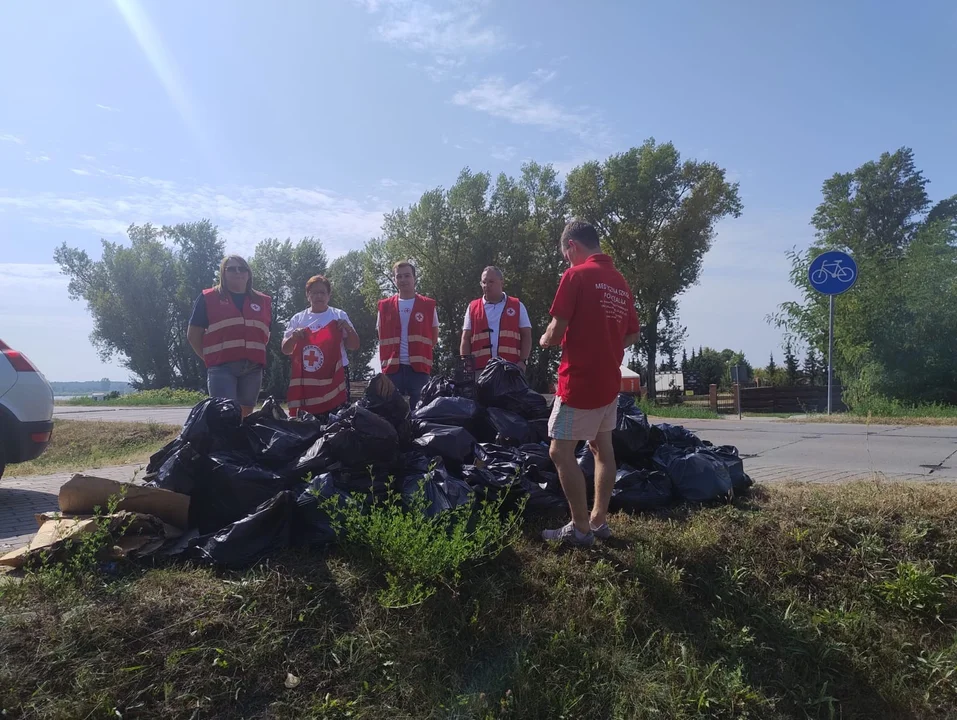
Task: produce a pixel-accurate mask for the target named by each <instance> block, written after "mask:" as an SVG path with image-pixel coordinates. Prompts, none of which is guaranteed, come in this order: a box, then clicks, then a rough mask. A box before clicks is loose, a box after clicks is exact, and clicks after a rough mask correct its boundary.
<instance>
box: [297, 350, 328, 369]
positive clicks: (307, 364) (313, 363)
mask: <svg viewBox="0 0 957 720" xmlns="http://www.w3.org/2000/svg"><path fill="white" fill-rule="evenodd" d="M324 360H325V358H324V357H323V355H322V350H320V349H319V348H318V347H316V346H315V345H307V346H306V347H305V349H304V350H303V351H302V367H303V369H304V370H305V371H306V372H315V371H316V370H318V369H319V368H321V367H322V363H323V361H324Z"/></svg>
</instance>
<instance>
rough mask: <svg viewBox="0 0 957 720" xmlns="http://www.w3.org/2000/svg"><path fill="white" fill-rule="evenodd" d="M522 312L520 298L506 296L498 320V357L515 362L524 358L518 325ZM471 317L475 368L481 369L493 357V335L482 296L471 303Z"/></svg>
mask: <svg viewBox="0 0 957 720" xmlns="http://www.w3.org/2000/svg"><path fill="white" fill-rule="evenodd" d="M521 314H522V310H521V303H519V301H518V298H515V297H507V296H506V299H505V307H504V308H503V310H502V317H501V319H500V320H499V322H498V357H500V358H502V359H503V360H508V361H509V362H513V363H517V362H518V361H519V360H521V359H522V334H521V333H520V332H519V327H518V322H519V320H520V319H521ZM469 319H470V320H471V323H472V357H474V358H475V369H476V370H479V369H481V368H483V367H485V366H486V365H488V361H489V360H491V359H492V337H491V332H490V331H489V328H488V318H487V317H486V315H485V303H484V302H482V298H479V299H478V300H473V301H472V302H471V304H470V305H469Z"/></svg>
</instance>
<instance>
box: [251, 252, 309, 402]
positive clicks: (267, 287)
mask: <svg viewBox="0 0 957 720" xmlns="http://www.w3.org/2000/svg"><path fill="white" fill-rule="evenodd" d="M249 267H250V268H251V269H252V271H253V283H254V287H255V288H256V289H257V290H258V291H259V292H262V293H265V294H267V295H269V296H270V297H271V298H272V327H271V329H270V334H269V344H268V345H267V346H266V371H265V374H264V376H263V391H264V392H265V393H267V394H269V395H275V396H277V397H285V396H286V390H287V389H288V387H289V372H290V364H289V358H288V357H287V356H286V355H284V354H283V352H282V349H281V345H282V335H283V332H284V331H285V329H286V323H287V322H288V321H289V319H290V318H291V317H292V316H293V315H295V314H296V313H297V312H299V311H300V310H304V309H305V308H306V307H307V301H306V281H307V280H308V279H309V278H310V277H312V276H313V275H325V274H326V253H325V250H323V247H322V243H321V242H320V241H319V239H318V238H314V237H305V238H303V239H302V240H300V241H299V242H298V243H296V244H295V245H293V244H292V240H289V239H287V240H285V241H282V242H280V241H279V240H277V239H275V238H270V239H267V240H263V241H262V242H260V243H259V244H258V245H256V250H255V252H254V253H253V257H252V259H251V260H250V261H249Z"/></svg>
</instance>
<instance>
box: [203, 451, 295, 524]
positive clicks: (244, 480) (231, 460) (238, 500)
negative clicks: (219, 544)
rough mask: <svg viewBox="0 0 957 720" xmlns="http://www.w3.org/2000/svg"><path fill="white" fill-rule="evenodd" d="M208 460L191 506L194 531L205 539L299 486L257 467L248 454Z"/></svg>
mask: <svg viewBox="0 0 957 720" xmlns="http://www.w3.org/2000/svg"><path fill="white" fill-rule="evenodd" d="M204 460H205V462H204V472H203V473H202V474H198V475H196V483H195V485H194V487H193V490H192V492H191V493H190V495H191V500H190V503H189V524H190V527H195V528H198V529H199V531H200V533H201V534H204V535H205V534H207V533H213V532H217V531H219V530H220V529H222V528H224V527H226V526H227V525H229V524H230V523H234V522H236V521H238V520H242V519H243V518H244V517H246V516H247V515H249V514H250V513H251V512H252V511H253V510H254V509H255V508H256V507H258V506H259V505H261V504H262V503H264V502H265V501H266V500H268V499H269V498H271V497H273V496H274V495H276V494H277V493H279V492H280V491H282V490H288V489H290V488H291V487H295V486H296V485H297V484H298V483H297V482H296V481H294V480H291V479H290V478H288V477H286V476H284V475H282V474H280V473H277V472H275V471H273V470H270V469H269V468H266V467H263V466H261V465H257V464H255V463H254V462H253V461H252V460H251V459H250V458H249V456H248V455H247V454H244V453H237V452H220V453H212V454H210V455H208V456H206V457H205V458H204Z"/></svg>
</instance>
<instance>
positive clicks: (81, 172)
mask: <svg viewBox="0 0 957 720" xmlns="http://www.w3.org/2000/svg"><path fill="white" fill-rule="evenodd" d="M70 172H71V173H73V174H74V175H89V174H90V171H89V170H80V169H78V168H70Z"/></svg>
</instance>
